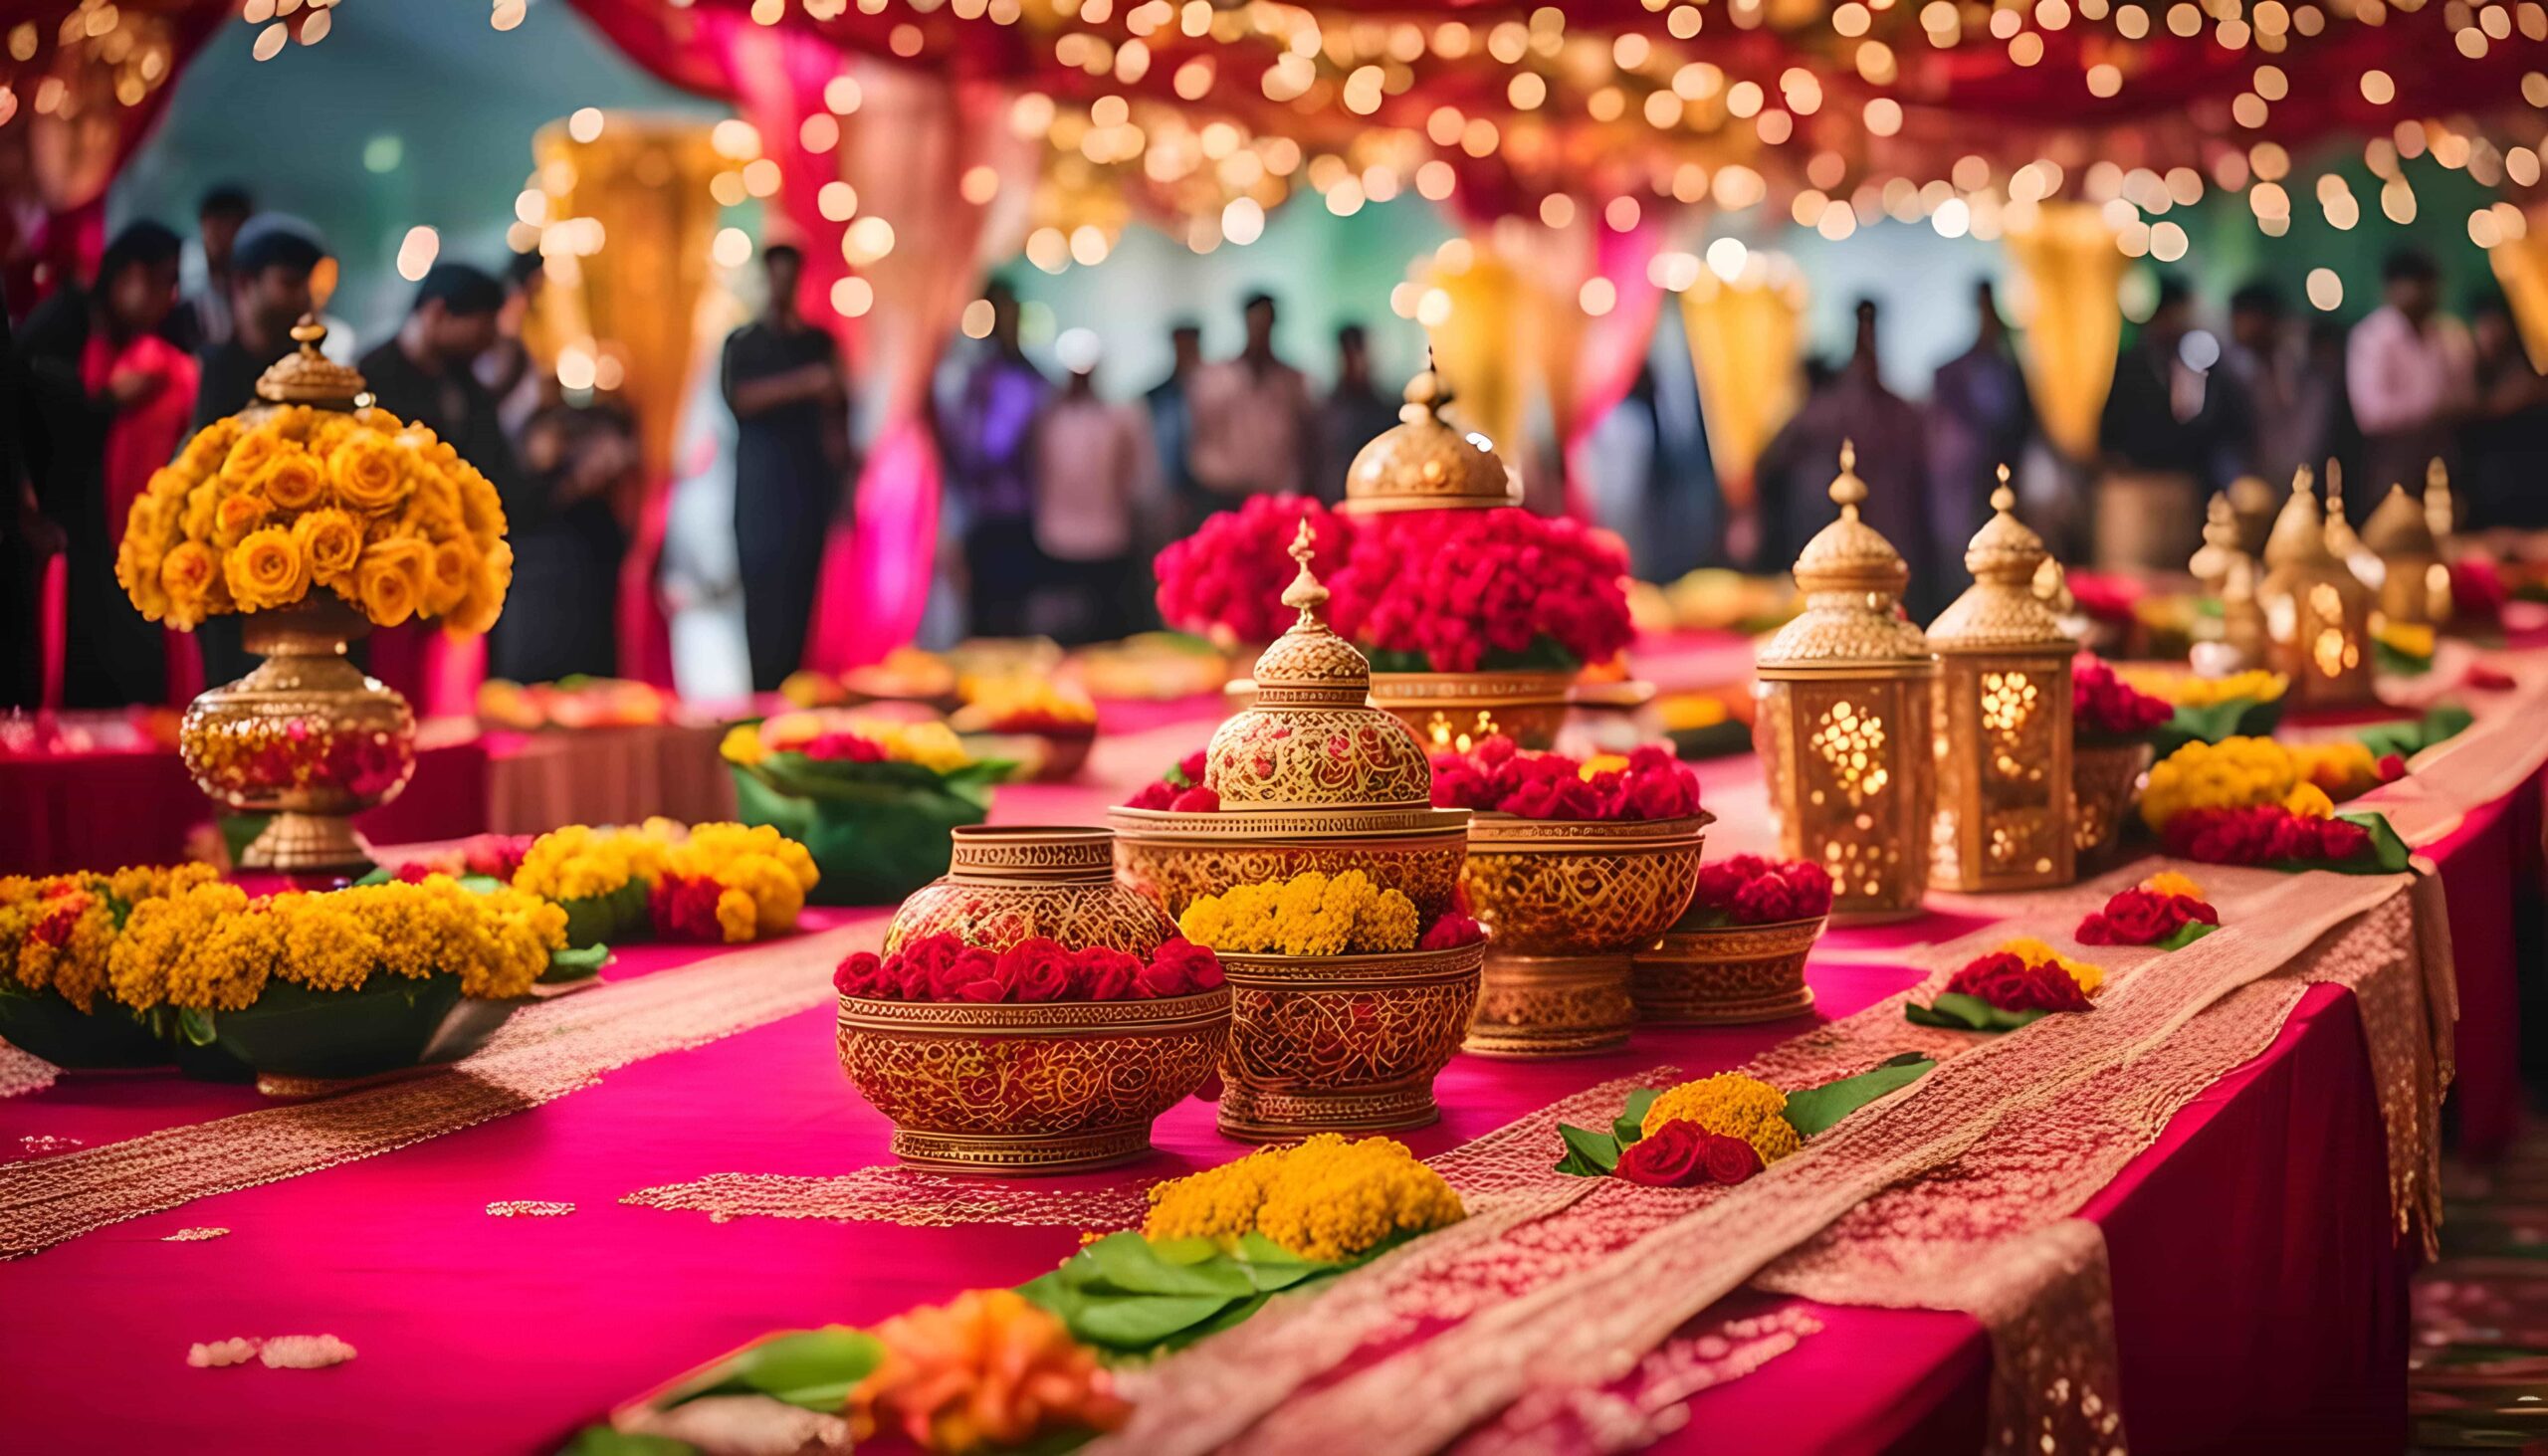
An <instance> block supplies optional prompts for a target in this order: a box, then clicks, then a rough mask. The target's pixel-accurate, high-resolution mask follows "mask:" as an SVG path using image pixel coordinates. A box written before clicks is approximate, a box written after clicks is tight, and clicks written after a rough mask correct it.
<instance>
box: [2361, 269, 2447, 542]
mask: <svg viewBox="0 0 2548 1456" xmlns="http://www.w3.org/2000/svg"><path fill="white" fill-rule="evenodd" d="M2380 282H2381V293H2382V296H2383V302H2382V303H2381V306H2380V307H2379V308H2378V309H2375V310H2373V311H2372V312H2371V314H2370V316H2368V317H2366V318H2364V319H2363V320H2362V321H2361V322H2360V323H2357V324H2355V325H2354V326H2353V337H2352V338H2351V339H2349V340H2347V342H2346V345H2345V385H2346V388H2348V389H2349V390H2350V391H2351V392H2352V394H2353V417H2354V423H2355V424H2357V425H2359V426H2361V428H2362V466H2363V472H2364V474H2365V475H2367V476H2368V477H2369V479H2368V480H2366V481H2364V482H2363V483H2362V484H2361V485H2360V486H2357V487H2356V488H2355V489H2353V490H2352V491H2349V492H2347V493H2346V495H2347V497H2348V503H2347V504H2348V505H2350V506H2351V507H2352V509H2353V510H2354V511H2355V512H2356V513H2357V514H2360V513H2362V512H2365V511H2367V510H2369V509H2370V507H2372V506H2375V505H2377V504H2379V502H2380V499H2381V498H2382V497H2384V496H2386V495H2388V494H2389V488H2390V487H2391V486H2393V485H2403V486H2405V487H2406V488H2407V489H2408V490H2409V491H2410V492H2421V491H2422V490H2423V484H2422V483H2423V481H2424V478H2425V463H2426V462H2427V461H2430V460H2433V459H2435V458H2436V457H2440V458H2441V459H2442V460H2443V461H2444V462H2449V463H2453V464H2455V463H2456V452H2455V451H2454V450H2453V448H2452V447H2453V445H2454V444H2455V441H2454V439H2453V434H2454V432H2455V431H2456V430H2457V428H2458V426H2459V422H2460V421H2461V420H2462V419H2464V418H2466V417H2467V415H2468V412H2469V410H2470V409H2471V408H2473V407H2474V406H2475V404H2476V395H2477V380H2476V362H2475V353H2474V350H2473V349H2472V348H2471V346H2470V344H2469V342H2468V330H2467V329H2465V328H2463V327H2461V326H2460V323H2459V320H2458V319H2456V318H2451V317H2448V316H2445V315H2444V314H2443V313H2442V273H2441V271H2440V270H2439V269H2437V268H2435V267H2434V262H2433V259H2432V258H2430V257H2428V256H2427V255H2425V254H2423V253H2421V252H2418V251H2417V250H2415V249H2413V248H2407V249H2401V250H2400V251H2398V252H2396V253H2392V254H2390V255H2389V261H2388V262H2387V263H2385V264H2383V265H2382V266H2381V270H2380Z"/></svg>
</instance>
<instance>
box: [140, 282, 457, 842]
mask: <svg viewBox="0 0 2548 1456" xmlns="http://www.w3.org/2000/svg"><path fill="white" fill-rule="evenodd" d="M292 336H293V338H294V339H295V340H296V341H298V342H299V344H300V345H301V347H300V348H299V350H297V351H296V352H294V353H291V354H288V355H286V356H284V357H283V358H281V359H279V360H277V361H276V362H275V363H274V364H273V365H272V366H270V367H269V368H268V369H267V370H266V372H265V373H264V375H262V376H261V377H260V378H259V379H258V380H257V397H258V398H259V399H260V400H262V401H264V402H263V403H262V404H258V405H253V406H251V407H249V408H248V409H246V410H244V411H242V412H241V413H240V414H239V416H238V419H239V423H240V424H241V425H242V426H245V427H248V428H252V429H253V428H254V427H256V426H257V425H259V424H262V423H264V422H265V421H266V420H268V419H269V418H271V417H273V416H274V415H275V414H276V413H277V412H278V411H279V410H280V409H281V408H282V407H284V406H286V405H308V406H311V407H313V408H317V409H327V410H345V411H351V410H353V409H355V408H356V401H357V400H358V399H363V398H365V397H366V390H365V386H364V383H363V377H362V374H361V373H360V372H359V371H357V370H355V369H354V368H352V367H351V366H349V365H345V364H339V363H336V362H335V361H333V360H331V359H329V358H327V357H326V356H325V355H324V354H322V353H320V352H319V348H318V346H319V344H320V343H321V342H322V341H323V340H324V339H325V338H326V336H327V330H326V329H325V327H324V326H322V325H320V324H319V323H318V321H317V320H316V319H312V318H308V317H304V318H303V319H302V321H301V322H300V323H299V324H297V325H295V326H294V328H293V330H292ZM240 630H241V634H242V637H243V639H244V642H245V645H246V647H247V649H248V651H250V652H252V653H255V654H257V655H259V656H261V657H263V658H264V659H265V661H264V662H262V663H260V664H259V665H258V666H257V667H256V668H255V669H253V670H252V671H250V672H249V673H248V674H247V676H245V677H243V678H240V679H239V680H238V681H237V682H234V683H230V684H227V685H225V686H223V687H219V688H213V689H210V690H209V691H207V692H205V693H203V694H202V695H201V696H199V697H197V698H196V699H195V700H194V702H193V703H192V704H190V705H188V706H187V709H186V714H185V719H184V721H183V722H182V724H181V725H180V726H179V728H178V733H177V746H178V751H179V753H180V755H181V756H182V757H183V758H184V760H185V765H186V771H187V772H188V773H190V774H192V775H193V776H194V780H195V785H196V787H198V788H200V789H202V790H203V792H204V793H205V794H206V795H207V796H208V797H210V798H211V799H213V800H214V801H215V802H216V803H219V804H222V805H224V806H225V807H228V808H230V809H232V810H234V811H237V812H240V813H248V814H264V815H268V816H271V817H270V818H269V819H268V822H267V824H266V826H265V828H264V829H263V830H262V831H260V832H259V833H258V835H257V837H256V838H255V839H253V840H251V841H250V842H249V844H248V846H247V848H246V849H245V850H244V851H242V852H241V854H240V856H239V866H240V868H242V869H248V870H276V871H282V872H287V873H316V872H321V871H335V870H352V871H360V870H364V869H368V868H369V867H370V864H371V858H370V853H369V851H368V850H367V849H366V847H365V846H364V844H363V840H362V836H361V835H359V834H357V833H355V832H354V827H353V822H352V815H353V814H355V813H356V812H358V811H360V810H363V809H368V808H372V807H374V806H376V805H379V804H383V803H386V802H388V801H389V800H390V799H392V798H395V797H396V796H397V795H398V791H399V790H400V789H403V788H405V787H406V785H407V780H408V779H409V778H410V777H412V776H413V775H414V773H415V771H416V715H415V713H414V711H413V710H412V709H410V708H409V707H408V705H407V700H406V699H405V698H403V697H401V696H399V694H398V693H397V692H396V691H395V690H393V689H391V688H389V687H388V686H386V685H385V684H383V683H382V682H380V680H379V679H377V678H373V677H370V676H369V675H367V674H365V673H364V672H363V671H362V669H360V668H358V667H356V666H354V664H353V663H352V662H351V661H350V660H349V659H348V658H347V657H346V655H345V654H346V650H347V649H348V648H349V647H350V646H351V645H352V644H353V643H355V642H357V641H359V640H360V639H361V638H362V637H363V635H364V634H365V633H367V632H369V631H370V630H371V623H370V622H369V621H368V620H367V619H366V618H365V617H364V616H363V615H362V613H360V612H358V611H356V610H354V609H353V608H352V607H350V606H348V605H347V604H346V603H345V602H344V601H343V600H342V599H341V598H339V597H338V596H336V595H335V594H334V593H333V592H322V591H317V590H313V591H312V592H311V593H310V594H309V595H308V596H307V597H305V598H304V599H302V600H301V601H299V602H296V603H294V604H293V605H291V606H287V607H278V608H271V609H268V610H265V611H258V612H249V613H246V614H245V615H244V616H243V617H242V618H241V623H240Z"/></svg>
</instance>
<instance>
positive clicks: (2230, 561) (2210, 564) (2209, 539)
mask: <svg viewBox="0 0 2548 1456" xmlns="http://www.w3.org/2000/svg"><path fill="white" fill-rule="evenodd" d="M2245 539H2246V532H2245V528H2244V527H2243V526H2241V525H2240V523H2239V520H2238V514H2237V508H2236V507H2234V506H2232V505H2231V504H2230V498H2229V497H2228V496H2225V495H2219V494H2216V495H2214V496H2213V498H2212V508H2211V512H2210V514H2209V515H2208V516H2207V517H2206V518H2205V520H2204V522H2203V549H2202V550H2199V551H2197V552H2195V553H2194V559H2193V560H2192V561H2190V562H2188V563H2187V565H2188V568H2189V569H2190V570H2192V571H2193V572H2194V575H2195V579H2196V580H2197V581H2200V582H2202V583H2203V588H2204V590H2205V591H2207V592H2209V593H2211V594H2212V595H2214V596H2216V597H2218V598H2220V599H2221V638H2220V640H2219V641H2217V642H2198V643H2196V644H2195V654H2194V656H2195V666H2196V669H2197V670H2198V671H2208V672H2213V673H2219V674H2229V673H2238V672H2245V671H2246V670H2247V669H2249V668H2261V667H2263V666H2264V665H2265V660H2266V658H2267V657H2268V656H2269V655H2270V648H2271V645H2272V644H2271V642H2270V641H2269V640H2268V638H2267V637H2266V634H2265V614H2264V608H2263V607H2261V606H2259V605H2258V604H2257V601H2256V578H2257V576H2258V575H2259V570H2258V567H2257V565H2256V559H2255V557H2253V556H2250V555H2248V554H2247V549H2246V545H2245Z"/></svg>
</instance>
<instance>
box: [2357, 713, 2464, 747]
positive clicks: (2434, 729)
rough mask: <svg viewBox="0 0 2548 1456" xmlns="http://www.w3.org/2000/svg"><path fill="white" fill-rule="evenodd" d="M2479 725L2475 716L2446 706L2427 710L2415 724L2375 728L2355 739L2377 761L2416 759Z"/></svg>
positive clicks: (2374, 726)
mask: <svg viewBox="0 0 2548 1456" xmlns="http://www.w3.org/2000/svg"><path fill="white" fill-rule="evenodd" d="M2476 721H2477V716H2476V715H2475V714H2473V713H2470V712H2469V711H2468V710H2467V709H2465V708H2462V707H2460V706H2459V705H2458V704H2456V703H2442V704H2438V705H2436V706H2435V707H2433V708H2430V709H2427V710H2426V712H2425V716H2424V717H2423V718H2420V719H2417V720H2416V721H2415V722H2413V723H2381V724H2373V725H2372V726H2371V727H2369V728H2362V729H2360V730H2359V731H2357V732H2356V733H2355V734H2354V736H2355V737H2357V738H2359V739H2361V740H2362V744H2363V746H2364V747H2367V748H2369V749H2370V750H2371V754H2372V756H2373V757H2375V758H2387V757H2392V756H2395V757H2398V758H2402V759H2404V758H2413V757H2415V756H2416V755H2417V754H2418V753H2421V752H2423V751H2424V750H2425V749H2427V748H2430V747H2432V746H2433V745H2434V744H2436V743H2440V742H2445V741H2447V740H2449V739H2451V738H2455V737H2457V736H2459V734H2461V733H2462V732H2465V731H2467V728H2468V726H2469V725H2470V724H2472V723H2475V722H2476Z"/></svg>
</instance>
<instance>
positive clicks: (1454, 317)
mask: <svg viewBox="0 0 2548 1456" xmlns="http://www.w3.org/2000/svg"><path fill="white" fill-rule="evenodd" d="M1466 261H1467V266H1466V267H1464V268H1456V269H1455V268H1450V267H1446V266H1445V265H1443V264H1442V263H1441V262H1440V261H1439V255H1438V254H1437V255H1436V262H1435V263H1434V265H1433V266H1432V268H1431V269H1430V270H1429V271H1428V272H1427V274H1426V275H1425V278H1424V285H1425V287H1426V288H1428V289H1440V290H1441V291H1442V292H1443V293H1444V294H1445V295H1446V296H1448V297H1449V299H1450V301H1451V311H1450V316H1448V317H1447V318H1445V319H1443V320H1442V321H1441V322H1439V323H1436V324H1432V325H1430V326H1429V327H1428V329H1427V330H1426V331H1427V334H1428V336H1429V337H1430V338H1431V340H1432V344H1433V367H1434V369H1435V371H1436V372H1437V373H1439V374H1440V375H1441V377H1442V379H1443V381H1444V382H1445V383H1447V384H1449V385H1450V387H1451V391H1452V393H1454V394H1455V395H1457V396H1458V398H1457V399H1456V400H1454V401H1453V403H1452V406H1451V413H1452V414H1453V415H1455V416H1456V417H1457V418H1458V420H1459V423H1461V424H1462V425H1465V426H1467V427H1468V428H1469V429H1472V430H1475V431H1477V432H1478V433H1479V434H1481V435H1484V436H1485V437H1486V438H1488V439H1489V440H1492V441H1494V442H1495V444H1496V448H1497V449H1498V450H1499V451H1500V452H1502V453H1503V455H1504V458H1505V460H1506V461H1507V462H1508V463H1510V464H1512V465H1514V466H1515V467H1517V468H1518V467H1520V466H1521V465H1522V463H1523V462H1524V461H1525V460H1526V459H1527V458H1528V457H1529V454H1530V451H1529V448H1528V447H1529V438H1528V435H1527V433H1526V432H1527V429H1528V421H1529V418H1530V387H1529V385H1530V359H1529V356H1528V355H1527V354H1526V353H1525V352H1524V350H1523V348H1522V346H1521V335H1522V319H1523V310H1524V302H1523V298H1522V292H1523V288H1524V285H1523V282H1522V275H1521V273H1520V272H1519V271H1518V270H1516V269H1515V268H1513V266H1512V265H1510V264H1508V263H1506V262H1505V261H1504V260H1502V259H1501V258H1498V257H1497V256H1495V254H1494V252H1493V251H1491V250H1490V249H1489V248H1487V247H1486V246H1485V245H1484V244H1478V245H1476V246H1475V248H1474V251H1473V252H1472V253H1471V255H1470V257H1469V258H1468V259H1467V260H1466Z"/></svg>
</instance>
